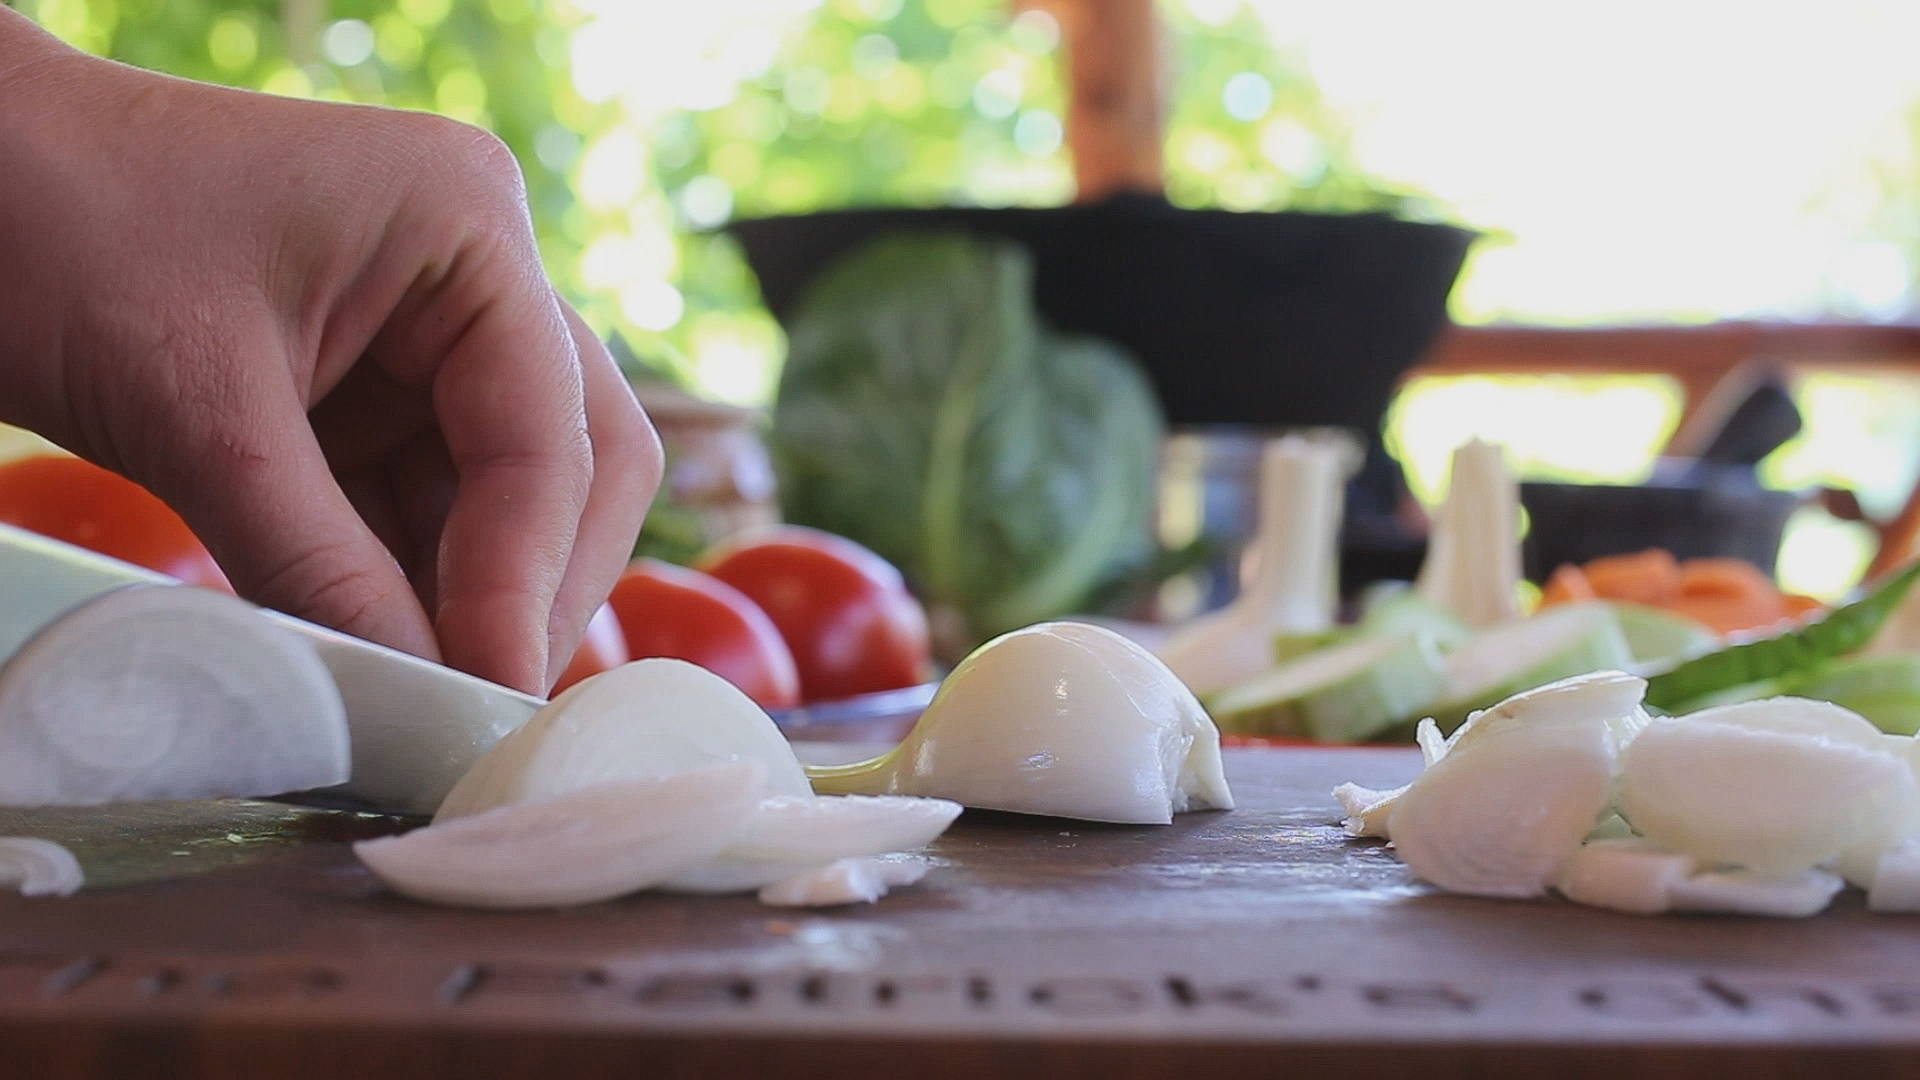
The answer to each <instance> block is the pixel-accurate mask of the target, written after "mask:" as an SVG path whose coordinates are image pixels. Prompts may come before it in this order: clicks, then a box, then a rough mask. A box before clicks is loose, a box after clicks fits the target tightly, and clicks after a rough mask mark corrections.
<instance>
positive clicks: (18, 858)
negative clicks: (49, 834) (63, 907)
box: [0, 836, 86, 896]
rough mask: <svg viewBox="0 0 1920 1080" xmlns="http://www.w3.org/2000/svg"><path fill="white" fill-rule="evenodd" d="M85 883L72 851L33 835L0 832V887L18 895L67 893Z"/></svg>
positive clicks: (59, 894)
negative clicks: (13, 888)
mask: <svg viewBox="0 0 1920 1080" xmlns="http://www.w3.org/2000/svg"><path fill="white" fill-rule="evenodd" d="M85 883H86V875H85V874H83V873H81V872H80V863H79V862H78V861H77V860H75V859H74V857H73V852H71V851H68V850H67V849H66V848H64V847H61V846H60V845H59V844H56V843H54V842H53V841H51V840H41V839H39V838H38V837H33V836H0V888H5V887H8V886H19V888H20V895H21V896H71V895H73V893H74V892H76V891H78V890H79V888H80V886H81V885H83V884H85Z"/></svg>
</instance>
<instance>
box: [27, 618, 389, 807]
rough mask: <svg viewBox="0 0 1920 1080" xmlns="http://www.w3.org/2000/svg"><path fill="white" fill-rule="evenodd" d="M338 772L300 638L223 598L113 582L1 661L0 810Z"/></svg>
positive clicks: (183, 795)
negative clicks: (116, 585) (110, 588)
mask: <svg viewBox="0 0 1920 1080" xmlns="http://www.w3.org/2000/svg"><path fill="white" fill-rule="evenodd" d="M350 770H351V748H350V745H349V739H348V734H347V724H346V716H345V713H344V710H343V708H342V706H341V701H340V692H339V690H338V689H337V688H336V687H335V685H334V682H333V677H332V676H331V675H330V674H329V673H328V671H327V668H326V666H325V665H323V664H322V663H321V662H320V659H319V657H318V656H317V655H315V653H314V650H313V647H312V646H311V645H309V644H307V643H306V642H305V641H302V640H301V639H300V638H299V637H297V636H295V635H294V634H292V633H290V632H289V631H287V630H285V629H283V628H281V627H280V626H277V625H275V624H274V623H272V622H271V621H269V620H268V619H267V618H266V617H265V616H264V615H262V614H261V613H260V612H259V611H258V610H256V609H255V608H253V607H252V606H251V605H249V604H247V603H245V602H244V601H241V600H238V599H235V598H234V597H231V596H227V595H225V594H223V593H216V592H210V591H207V590H204V589H194V588H188V587H186V586H181V585H136V586H129V587H127V588H124V589H117V590H114V591H112V592H108V593H105V594H103V595H101V596H98V597H96V598H94V599H92V600H89V601H87V602H86V603H84V604H82V605H80V606H79V607H77V608H75V609H73V610H72V611H71V612H69V613H67V614H66V615H64V616H61V617H60V618H58V619H56V620H54V621H53V622H52V623H49V624H47V625H46V626H45V627H44V628H42V629H41V630H40V631H39V632H38V633H37V634H35V635H34V636H33V637H32V638H31V639H29V640H28V641H27V642H26V644H25V645H23V646H21V648H20V650H19V651H18V652H16V653H14V654H13V656H12V657H11V658H10V659H9V660H8V661H7V662H6V665H5V666H4V667H0V805H8V806H88V805H97V804H101V803H109V802H123V801H134V800H145V799H198V798H214V797H219V796H260V795H278V794H282V793H285V792H289V791H302V790H306V789H310V788H319V787H327V786H329V785H333V784H338V783H341V782H342V781H344V780H346V779H347V777H348V774H349V772H350Z"/></svg>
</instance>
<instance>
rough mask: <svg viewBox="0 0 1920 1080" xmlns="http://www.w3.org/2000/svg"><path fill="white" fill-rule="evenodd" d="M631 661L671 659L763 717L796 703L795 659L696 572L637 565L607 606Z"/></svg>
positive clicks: (759, 621)
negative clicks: (694, 667)
mask: <svg viewBox="0 0 1920 1080" xmlns="http://www.w3.org/2000/svg"><path fill="white" fill-rule="evenodd" d="M607 603H609V604H611V605H612V606H613V611H614V614H615V616H617V617H618V618H619V620H620V628H621V630H622V631H624V632H625V634H626V639H627V652H628V654H629V656H630V658H631V659H634V660H641V659H645V658H646V657H650V656H671V657H674V658H676V659H680V660H685V661H688V662H689V663H694V664H698V665H700V666H701V667H703V668H706V669H707V670H708V671H711V672H713V673H714V674H715V675H718V676H720V677H721V678H723V679H725V680H727V681H728V682H730V683H732V684H733V685H735V686H737V687H739V688H740V689H741V690H743V691H745V692H746V695H747V696H748V697H750V698H752V699H753V700H755V701H757V702H759V703H760V705H761V706H762V707H764V708H768V709H786V708H791V707H793V706H794V705H798V704H799V703H800V678H799V676H798V675H797V674H796V673H795V671H794V666H793V655H792V654H791V653H789V652H788V651H787V645H786V642H784V641H782V640H781V638H780V631H778V630H776V629H774V625H773V623H772V621H771V620H769V619H768V618H767V613H766V612H764V611H761V610H760V608H759V607H758V606H757V605H755V604H754V602H753V601H752V600H749V599H748V598H747V597H746V596H745V595H743V594H742V593H741V592H740V591H739V590H738V589H735V588H734V587H733V586H731V585H728V584H727V583H726V582H723V581H720V580H718V579H716V578H712V577H709V576H708V575H706V574H703V573H701V572H700V571H698V570H689V569H687V568H686V567H684V566H674V565H673V564H672V563H665V562H661V561H660V560H658V559H639V560H636V561H635V562H634V564H633V565H632V566H630V567H628V568H627V572H626V573H625V574H624V575H622V576H621V578H620V580H619V582H617V583H616V584H615V585H614V587H613V595H612V596H610V597H608V598H607Z"/></svg>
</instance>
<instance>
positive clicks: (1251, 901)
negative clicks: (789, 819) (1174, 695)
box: [0, 749, 1920, 1080]
mask: <svg viewBox="0 0 1920 1080" xmlns="http://www.w3.org/2000/svg"><path fill="white" fill-rule="evenodd" d="M1416 768H1417V757H1416V756H1415V755H1414V754H1413V753H1412V752H1411V751H1403V750H1352V749H1348V750H1246V751H1234V752H1231V753H1230V754H1229V757H1228V773H1229V775H1230V777H1231V778H1232V781H1233V785H1234V791H1235V794H1236V795H1237V796H1238V798H1239V799H1240V801H1241V808H1240V809H1238V810H1235V811H1233V812H1231V813H1208V814H1192V815H1186V816H1184V817H1182V818H1181V819H1180V820H1179V821H1178V822H1177V823H1176V824H1174V825H1173V826H1171V827H1164V828H1153V827H1148V828H1129V827H1118V826H1098V825H1088V824H1084V823H1078V822H1067V821H1060V820H1054V819H1040V818H1022V817H1016V816H1012V815H1004V814H978V813H969V814H967V815H966V816H965V817H963V818H962V820H961V821H960V822H959V823H958V824H957V825H956V826H955V827H954V829H953V830H952V831H951V832H950V833H949V834H948V835H947V836H946V837H944V838H943V839H942V840H941V841H940V843H939V844H938V845H937V846H936V848H935V849H934V855H935V857H936V861H937V864H938V865H937V868H936V869H935V871H934V872H933V873H932V874H931V875H930V876H929V877H928V878H927V880H926V881H925V882H924V883H923V884H922V885H920V886H917V887H915V888H912V889H909V890H905V891H903V892H900V893H897V894H895V895H894V896H892V897H889V898H887V899H886V900H883V901H882V902H880V903H879V904H876V905H871V906H862V907H857V908H841V909H829V910H810V911H794V910H785V909H773V908H766V907H762V906H760V905H759V904H757V903H755V902H754V901H752V900H751V899H750V898H719V899H713V898H707V899H697V900H696V899H688V898H678V897H670V896H654V895H643V896H637V897H633V898H629V899H627V900H623V901H619V902H616V903H610V904H602V905H597V906H594V907H590V908H584V909H579V910H574V911H568V912H562V913H522V914H497V913H483V912H467V911H456V910H448V909H441V908H434V907H429V906H425V905H420V904H415V903H412V902H409V901H406V900H403V899H400V898H398V897H395V896H392V895H390V894H387V893H385V892H384V891H383V890H382V889H381V888H380V887H379V886H378V885H377V884H376V883H375V882H374V881H373V880H372V879H371V878H370V877H369V876H368V875H367V874H366V873H365V872H364V871H362V870H361V869H360V868H359V866H358V864H357V863H355V862H354V860H353V858H352V855H351V853H350V852H349V851H348V849H347V846H346V844H347V842H348V841H349V840H351V839H353V838H355V837H360V836H370V835H377V834H381V833H384V832H389V831H392V830H393V829H394V828H395V827H396V825H395V823H394V822H392V821H391V820H389V819H383V818H375V817H367V816H359V815H352V814H342V813H330V812H322V811H313V810H299V809H293V808H289V807H283V806H278V805H273V804H264V803H217V804H197V805H191V806H185V807H182V806H173V807H165V808H140V809H131V810H130V809H118V810H113V811H106V812H88V813H76V812H66V811H63V812H58V813H55V812H32V813H20V812H8V813H6V814H4V815H0V835H5V834H19V833H27V834H35V835H43V836H49V837H52V838H55V839H60V840H62V841H65V842H68V843H69V844H70V845H71V846H72V847H73V849H74V850H75V852H76V853H77V854H78V855H79V856H80V858H81V860H82V862H83V864H85V865H86V867H87V869H88V871H89V874H90V887H89V888H88V889H87V890H85V891H83V892H82V893H80V894H78V895H77V896H74V897H71V898H66V899H33V900H28V899H24V898H21V897H17V896H12V895H6V896H0V1077H8V1078H12V1077H21V1078H23V1080H24V1078H28V1077H32V1078H35V1080H41V1078H46V1080H65V1078H73V1077H96V1076H129V1077H140V1078H143V1080H145V1078H165V1077H185V1076H214V1077H223V1078H224V1077H299V1078H304V1077H315V1078H320V1077H325V1078H329V1080H334V1078H348V1077H351V1078H360V1077H386V1076H393V1077H403V1076H404V1077H408V1078H410V1080H432V1078H438V1077H467V1076H514V1077H520V1076H525V1077H535V1076H538V1077H543V1078H563V1080H574V1078H576V1077H583V1076H601V1075H606V1076H616V1075H619V1076H624V1075H636V1076H649V1077H651V1076H709V1075H711V1076H728V1075H741V1076H747V1075H752V1076H827V1075H833V1076H837V1077H845V1076H848V1075H849V1072H848V1070H855V1072H854V1073H852V1075H866V1076H881V1075H893V1074H901V1075H906V1076H910V1077H913V1078H914V1080H921V1078H927V1077H942V1076H963V1075H985V1074H993V1075H997V1076H1009V1077H1019V1076H1046V1077H1049V1078H1050V1080H1051V1078H1056V1077H1080V1076H1089V1077H1091V1076H1100V1077H1103V1078H1111V1077H1145V1076H1163V1075H1165V1076H1171V1075H1189V1074H1197V1073H1198V1072H1199V1071H1200V1070H1205V1075H1206V1076H1207V1077H1208V1080H1213V1078H1214V1077H1218V1076H1241V1075H1245V1076H1254V1075H1276V1074H1279V1073H1280V1072H1281V1071H1282V1070H1289V1071H1291V1070H1295V1069H1300V1068H1314V1067H1324V1068H1327V1069H1331V1070H1338V1072H1337V1074H1335V1075H1338V1076H1340V1077H1341V1078H1342V1080H1345V1078H1347V1077H1355V1076H1371V1075H1407V1074H1408V1070H1410V1069H1412V1068H1415V1067H1418V1068H1420V1069H1422V1070H1425V1072H1424V1073H1423V1074H1422V1075H1423V1076H1437V1077H1455V1076H1486V1075H1513V1076H1540V1075H1546V1074H1548V1073H1549V1071H1551V1072H1553V1073H1556V1074H1558V1075H1559V1076H1564V1077H1606V1078H1608V1080H1617V1078H1618V1077H1620V1076H1623V1075H1628V1076H1679V1075H1683V1074H1687V1073H1692V1074H1698V1075H1700V1076H1703V1077H1714V1076H1733V1075H1740V1076H1749V1077H1786V1076H1821V1077H1833V1076H1848V1075H1859V1076H1876V1077H1884V1076H1907V1075H1915V1076H1920V919H1902V918H1897V917H1886V916H1873V915H1869V914H1868V913H1867V912H1866V911H1865V910H1864V909H1863V908H1862V906H1861V904H1860V902H1859V899H1858V897H1857V895H1848V896H1846V897H1843V898H1842V900H1841V901H1840V902H1839V903H1838V904H1837V905H1836V907H1835V909H1834V910H1832V911H1830V912H1828V913H1827V914H1825V915H1823V916H1821V917H1819V918H1816V919H1812V920H1807V921H1798V922H1794V921H1774V920H1764V919H1748V918H1730V917H1665V918H1658V919H1645V918H1635V917H1631V916H1624V915H1616V914H1611V913H1608V912H1603V911H1597V910H1590V909H1585V908H1579V907H1575V906H1572V905H1569V904H1564V903H1559V902H1543V903H1510V902H1498V901H1486V900H1473V899H1466V898H1458V897H1448V896H1440V895H1436V894H1433V893H1432V892H1430V891H1429V890H1427V889H1425V888H1423V887H1421V886H1419V885H1417V884H1416V883H1414V882H1413V881H1412V880H1411V879H1410V878H1409V876H1408V875H1407V873H1406V871H1405V869H1404V868H1403V867H1401V866H1400V864H1399V863H1398V862H1396V861H1395V860H1394V859H1393V858H1392V856H1391V855H1390V854H1389V853H1388V852H1387V851H1385V850H1384V849H1383V848H1382V847H1381V846H1380V845H1378V844H1377V843H1374V842H1368V841H1348V840H1346V839H1345V838H1344V837H1343V836H1342V835H1341V833H1340V831H1339V829H1338V828H1337V827H1336V826H1335V824H1334V821H1335V818H1336V817H1337V811H1336V810H1335V808H1334V804H1333V802H1332V800H1331V799H1330V798H1329V796H1328V791H1329V789H1330V788H1331V787H1332V786H1333V784H1334V783H1335V782H1337V781H1340V780H1347V779H1353V780H1359V781H1361V782H1370V783H1375V784H1381V785H1386V784H1391V783H1396V782H1399V781H1401V780H1403V779H1404V778H1406V777H1407V776H1409V775H1411V774H1412V773H1413V772H1414V771H1415V769H1416ZM1702 1070H1705V1071H1704V1072H1702Z"/></svg>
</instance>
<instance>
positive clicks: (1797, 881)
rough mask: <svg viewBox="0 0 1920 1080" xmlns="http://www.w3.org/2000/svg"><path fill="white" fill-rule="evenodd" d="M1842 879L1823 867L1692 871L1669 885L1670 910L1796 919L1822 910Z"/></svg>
mask: <svg viewBox="0 0 1920 1080" xmlns="http://www.w3.org/2000/svg"><path fill="white" fill-rule="evenodd" d="M1845 884H1846V883H1845V882H1844V881H1841V880H1840V877H1839V875H1837V874H1830V873H1828V872H1826V871H1825V870H1800V871H1797V872H1794V873H1787V874H1766V873H1760V872H1757V871H1753V870H1729V871H1723V872H1719V873H1708V874H1695V875H1694V876H1692V877H1690V878H1687V879H1686V880H1684V881H1681V882H1678V883H1676V884H1675V885H1674V886H1673V889H1672V891H1671V893H1670V896H1671V898H1672V904H1673V910H1675V911H1699V912H1724V913H1727V914H1733V915H1770V916H1774V917H1777V918H1783V919H1799V918H1805V917H1806V916H1808V915H1818V914H1819V913H1820V912H1822V911H1824V910H1826V907H1827V905H1828V904H1829V903H1831V902H1832V900H1833V896H1834V894H1835V893H1837V892H1839V891H1840V889H1841V887H1842V886H1844V885H1845Z"/></svg>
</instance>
